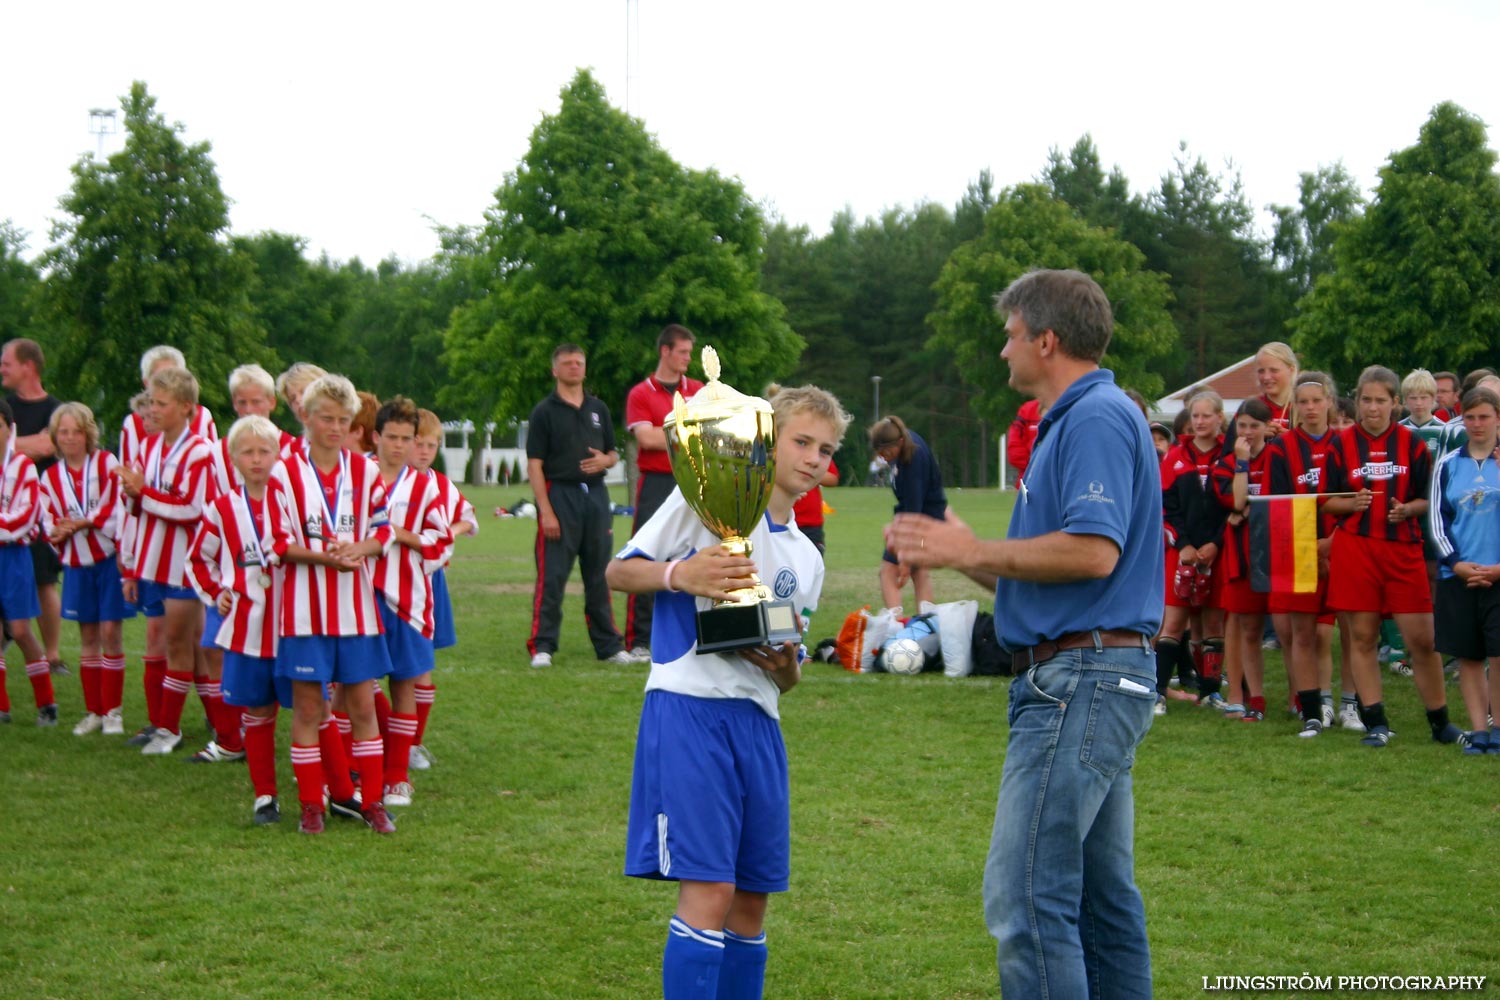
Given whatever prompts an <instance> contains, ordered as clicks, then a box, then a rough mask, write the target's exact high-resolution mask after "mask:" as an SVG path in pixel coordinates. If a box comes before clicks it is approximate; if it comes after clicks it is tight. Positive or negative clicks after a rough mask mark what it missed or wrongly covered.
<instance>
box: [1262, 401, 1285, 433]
mask: <svg viewBox="0 0 1500 1000" xmlns="http://www.w3.org/2000/svg"><path fill="white" fill-rule="evenodd" d="M1260 401H1261V402H1262V403H1265V404H1266V409H1268V410H1270V411H1271V423H1273V424H1279V425H1280V426H1281V429H1282V430H1284V431H1287V430H1291V429H1292V401H1291V399H1290V398H1289V399H1287V401H1286V405H1285V406H1277V405H1276V404H1275V403H1273V402H1271V397H1269V396H1264V395H1263V396H1261V397H1260Z"/></svg>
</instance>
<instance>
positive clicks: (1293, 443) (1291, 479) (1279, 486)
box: [1266, 427, 1339, 538]
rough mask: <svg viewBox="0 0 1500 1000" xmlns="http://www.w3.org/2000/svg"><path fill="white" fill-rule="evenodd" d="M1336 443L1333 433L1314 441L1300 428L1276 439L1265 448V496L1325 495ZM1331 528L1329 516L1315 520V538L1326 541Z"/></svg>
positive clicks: (1337, 455)
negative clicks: (1267, 459) (1267, 455)
mask: <svg viewBox="0 0 1500 1000" xmlns="http://www.w3.org/2000/svg"><path fill="white" fill-rule="evenodd" d="M1337 441H1338V433H1337V432H1336V431H1332V430H1328V431H1324V432H1323V436H1322V437H1316V438H1315V437H1313V436H1312V435H1311V434H1309V433H1307V431H1305V430H1303V429H1302V428H1300V427H1297V428H1294V429H1293V430H1291V431H1288V432H1286V433H1285V434H1281V435H1279V436H1277V438H1276V439H1275V440H1274V441H1272V442H1271V443H1270V444H1268V445H1266V450H1267V451H1270V452H1271V485H1270V489H1268V490H1267V492H1268V493H1271V494H1275V495H1282V494H1286V493H1296V494H1307V493H1325V492H1327V483H1328V466H1329V464H1330V463H1335V462H1337V461H1338V460H1339V453H1338V448H1337V447H1335V443H1336V442H1337ZM1318 506H1319V507H1321V506H1322V503H1321V502H1319V505H1318ZM1333 528H1334V520H1333V517H1332V516H1331V515H1320V516H1319V517H1318V537H1320V538H1326V537H1327V536H1328V535H1329V534H1330V533H1331V532H1332V531H1333Z"/></svg>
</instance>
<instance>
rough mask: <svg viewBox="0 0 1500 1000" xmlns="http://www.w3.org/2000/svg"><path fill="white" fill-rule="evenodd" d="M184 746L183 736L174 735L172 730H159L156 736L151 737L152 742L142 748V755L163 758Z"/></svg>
mask: <svg viewBox="0 0 1500 1000" xmlns="http://www.w3.org/2000/svg"><path fill="white" fill-rule="evenodd" d="M180 746H182V735H181V734H180V733H174V732H172V730H170V729H158V730H157V731H156V735H155V736H153V737H151V742H150V743H147V744H146V745H145V746H143V747H141V753H143V754H146V755H147V756H157V757H163V756H166V755H167V754H169V753H171V752H172V751H173V750H176V749H177V748H178V747H180Z"/></svg>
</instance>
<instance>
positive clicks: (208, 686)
mask: <svg viewBox="0 0 1500 1000" xmlns="http://www.w3.org/2000/svg"><path fill="white" fill-rule="evenodd" d="M218 686H219V685H218V682H217V681H211V680H209V679H208V678H207V677H206V676H205V675H203V674H194V675H193V690H194V691H197V692H198V703H199V704H200V705H202V706H203V714H204V716H205V717H207V719H208V724H209V725H210V726H212V725H213V724H214V691H215V690H217V689H218Z"/></svg>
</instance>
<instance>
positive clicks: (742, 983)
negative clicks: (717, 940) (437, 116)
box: [715, 930, 767, 1000]
mask: <svg viewBox="0 0 1500 1000" xmlns="http://www.w3.org/2000/svg"><path fill="white" fill-rule="evenodd" d="M766 954H767V952H766V934H765V931H761V932H760V933H759V934H757V935H756V936H755V937H753V938H751V937H741V936H740V935H738V934H736V933H735V932H734V931H729V930H726V931H725V932H724V968H723V970H722V971H721V972H720V973H719V995H718V996H717V997H716V998H715V1000H761V994H762V992H763V990H764V989H765V985H766Z"/></svg>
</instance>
